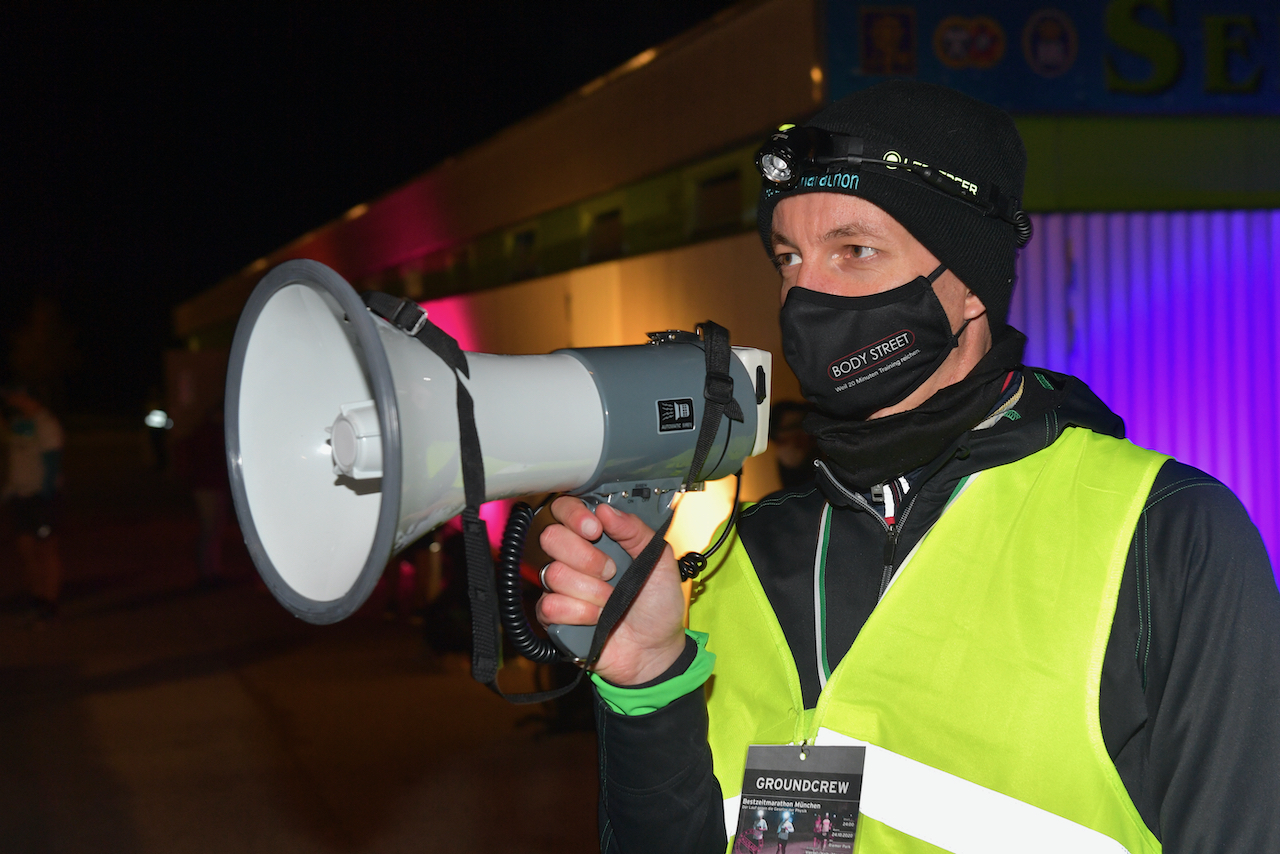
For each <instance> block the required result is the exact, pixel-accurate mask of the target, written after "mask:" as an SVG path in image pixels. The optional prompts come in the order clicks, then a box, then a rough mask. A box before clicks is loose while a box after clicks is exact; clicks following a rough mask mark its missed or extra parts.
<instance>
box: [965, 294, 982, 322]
mask: <svg viewBox="0 0 1280 854" xmlns="http://www.w3.org/2000/svg"><path fill="white" fill-rule="evenodd" d="M986 313H987V307H986V306H985V305H983V304H982V300H981V299H979V298H978V295H977V294H975V293H974V292H973V291H970V290H967V289H966V292H965V298H964V319H965V320H977V319H978V318H979V317H982V315H984V314H986Z"/></svg>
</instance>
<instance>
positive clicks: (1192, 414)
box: [1010, 211, 1280, 567]
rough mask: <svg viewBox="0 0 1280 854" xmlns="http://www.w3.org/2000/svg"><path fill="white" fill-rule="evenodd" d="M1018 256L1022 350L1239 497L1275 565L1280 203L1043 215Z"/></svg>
mask: <svg viewBox="0 0 1280 854" xmlns="http://www.w3.org/2000/svg"><path fill="white" fill-rule="evenodd" d="M1032 219H1033V220H1034V221H1035V228H1036V237H1035V239H1034V240H1032V241H1031V243H1030V244H1028V246H1027V248H1026V249H1025V250H1023V252H1022V256H1021V257H1020V259H1019V261H1018V287H1017V289H1016V291H1015V294H1014V300H1013V306H1012V308H1011V310H1010V323H1012V324H1013V325H1014V326H1016V327H1017V328H1019V329H1021V330H1023V331H1025V332H1026V333H1027V337H1028V339H1029V342H1028V345H1027V355H1026V361H1027V364H1030V365H1043V366H1044V367H1047V368H1050V369H1052V370H1057V371H1063V372H1065V373H1070V374H1075V375H1076V376H1078V377H1080V378H1081V379H1083V380H1084V381H1085V382H1086V383H1088V384H1089V386H1090V388H1092V389H1093V390H1094V391H1095V392H1096V393H1097V394H1098V396H1099V397H1101V398H1102V399H1103V400H1104V401H1106V403H1107V404H1108V405H1109V406H1111V407H1112V408H1113V409H1114V410H1115V411H1116V412H1118V413H1119V414H1120V415H1121V416H1122V417H1123V418H1124V420H1125V424H1126V426H1127V428H1128V436H1129V439H1130V440H1132V441H1133V442H1134V443H1135V444H1137V445H1141V446H1143V447H1147V448H1153V449H1155V450H1158V451H1162V452H1164V453H1167V454H1172V455H1173V456H1175V457H1177V458H1178V459H1179V460H1181V461H1183V462H1186V463H1189V464H1190V465H1193V466H1196V467H1197V468H1200V469H1203V470H1204V471H1206V472H1208V473H1209V474H1211V475H1213V476H1214V477H1216V478H1218V479H1219V480H1221V481H1222V482H1223V483H1225V484H1226V485H1227V486H1229V487H1231V489H1232V490H1233V491H1234V492H1235V493H1236V495H1237V496H1239V498H1240V500H1241V501H1242V502H1243V503H1244V505H1245V507H1246V508H1247V509H1248V510H1249V515H1250V516H1251V517H1252V518H1253V521H1254V523H1255V524H1256V525H1257V526H1258V529H1259V530H1260V531H1261V532H1262V538H1263V540H1264V541H1265V542H1266V544H1267V549H1268V551H1269V552H1270V554H1271V563H1272V566H1273V567H1276V566H1277V564H1280V560H1277V558H1280V495H1278V493H1280V441H1278V440H1277V428H1276V424H1277V418H1278V417H1280V411H1278V410H1277V402H1276V398H1277V391H1280V368H1278V367H1277V366H1278V365H1280V296H1277V291H1278V290H1280V211H1194V212H1174V213H1163V212H1162V213H1114V214H1046V215H1043V216H1035V217H1032Z"/></svg>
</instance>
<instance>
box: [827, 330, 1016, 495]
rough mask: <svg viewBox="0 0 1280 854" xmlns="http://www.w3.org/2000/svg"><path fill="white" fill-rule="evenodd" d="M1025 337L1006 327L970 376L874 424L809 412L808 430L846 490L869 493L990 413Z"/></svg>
mask: <svg viewBox="0 0 1280 854" xmlns="http://www.w3.org/2000/svg"><path fill="white" fill-rule="evenodd" d="M1026 344H1027V337H1026V336H1025V335H1023V334H1022V333H1021V332H1019V331H1018V330H1016V329H1014V328H1013V327H1012V326H1006V327H1004V330H1003V331H1002V332H1000V333H999V334H998V336H997V337H996V340H995V341H994V342H993V344H992V347H991V349H990V350H989V351H988V352H987V354H986V355H985V356H983V357H982V359H981V360H980V361H979V362H978V364H977V365H975V366H974V368H973V370H972V371H970V372H969V375H968V376H967V377H965V378H964V379H963V380H961V381H960V382H958V383H955V384H954V385H949V386H947V387H945V388H942V389H939V390H938V392H937V393H936V394H934V395H933V396H932V397H930V398H929V399H928V400H926V401H925V402H924V403H922V404H920V405H919V406H917V407H916V408H915V409H909V410H907V411H906V412H899V413H896V414H894V415H886V416H885V417H884V418H876V419H873V420H870V421H846V420H837V419H834V418H830V417H828V416H826V415H822V414H820V413H816V412H815V413H811V414H809V415H808V416H807V417H806V418H805V420H804V429H805V431H806V432H808V433H809V434H810V435H811V436H813V438H814V441H815V442H816V443H817V445H818V449H819V450H820V451H821V452H822V455H823V456H824V457H825V458H826V459H827V460H828V461H829V462H831V463H833V464H834V465H835V468H836V472H835V473H836V475H837V476H838V477H839V478H840V480H841V482H843V483H844V484H845V485H846V486H850V487H853V488H854V489H857V490H858V491H865V490H867V489H870V488H871V487H873V486H876V485H877V484H881V483H884V482H886V481H888V480H890V479H891V478H895V477H899V476H901V475H904V474H907V473H909V472H912V471H915V470H916V469H918V468H920V467H921V466H923V465H926V464H927V463H929V462H931V461H932V460H934V459H935V458H937V456H938V455H939V454H941V453H942V452H943V451H945V450H946V449H947V446H948V445H950V444H951V443H952V442H954V441H955V440H956V439H957V438H958V437H959V436H961V435H962V434H963V433H965V432H967V431H969V430H971V429H973V427H974V426H975V425H977V424H978V423H979V422H981V421H982V419H984V418H986V417H987V415H989V414H990V413H991V409H992V407H994V406H995V404H996V401H998V400H999V399H1000V392H1001V390H1002V386H1003V383H1004V378H1005V376H1006V375H1007V374H1008V373H1009V371H1011V370H1013V369H1015V368H1017V367H1018V366H1019V365H1021V364H1022V353H1023V350H1024V349H1025V347H1026Z"/></svg>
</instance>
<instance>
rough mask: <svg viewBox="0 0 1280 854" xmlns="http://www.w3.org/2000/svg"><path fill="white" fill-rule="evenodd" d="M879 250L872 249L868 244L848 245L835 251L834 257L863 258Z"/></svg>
mask: <svg viewBox="0 0 1280 854" xmlns="http://www.w3.org/2000/svg"><path fill="white" fill-rule="evenodd" d="M877 251H879V250H876V249H872V248H871V247H870V246H857V245H849V246H846V247H844V248H843V249H841V250H840V251H839V252H837V253H835V255H834V257H835V258H836V259H837V260H839V259H842V258H855V259H858V260H865V259H867V258H870V257H872V256H874V255H875V254H876V252H877Z"/></svg>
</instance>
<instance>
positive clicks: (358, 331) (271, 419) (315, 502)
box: [226, 260, 772, 646]
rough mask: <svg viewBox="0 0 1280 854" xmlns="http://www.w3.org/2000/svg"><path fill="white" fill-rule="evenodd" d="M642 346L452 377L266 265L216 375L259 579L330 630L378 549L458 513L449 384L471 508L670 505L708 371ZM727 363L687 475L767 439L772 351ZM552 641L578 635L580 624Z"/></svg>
mask: <svg viewBox="0 0 1280 854" xmlns="http://www.w3.org/2000/svg"><path fill="white" fill-rule="evenodd" d="M651 338H652V339H653V341H651V343H649V344H642V345H636V346H627V347H598V348H584V349H576V350H559V351H556V352H554V353H548V354H546V355H536V356H499V355H491V354H486V353H467V354H466V361H467V364H468V366H469V377H468V378H467V379H466V380H459V379H456V378H455V374H454V372H453V371H452V369H450V368H449V367H448V365H446V363H445V362H444V361H443V360H442V359H441V358H440V357H439V356H437V355H436V354H435V353H434V352H432V350H431V349H429V348H428V347H427V346H424V344H423V343H422V342H421V341H419V340H418V339H417V338H414V337H413V336H412V335H411V334H409V332H408V331H406V330H404V329H402V328H400V327H399V326H396V325H394V324H392V323H389V322H387V321H386V320H384V319H383V318H382V317H379V316H378V315H376V314H374V313H373V312H371V311H370V310H369V309H368V308H367V307H366V306H365V303H364V302H363V301H362V300H361V298H360V297H359V296H358V295H357V294H356V292H355V290H353V289H352V288H351V286H350V285H349V284H347V282H346V281H345V280H344V279H343V278H342V277H341V276H340V275H338V274H337V273H336V272H334V271H333V270H331V269H329V268H328V267H326V266H324V265H323V264H320V263H317V262H315V261H305V260H299V261H288V262H286V263H284V264H281V265H280V266H278V267H276V268H274V269H273V270H271V271H270V272H268V273H267V275H266V276H264V277H263V279H262V281H261V282H260V283H259V284H258V286H257V288H256V289H255V290H254V291H253V293H252V294H251V295H250V297H249V301H248V303H247V304H246V306H245V308H244V311H243V313H242V314H241V317H240V321H239V324H238V326H237V327H236V333H235V339H234V341H233V344H232V348H231V358H230V363H229V366H228V376H227V398H226V440H227V454H228V462H229V469H230V473H231V489H232V496H233V498H234V501H235V507H236V515H237V517H238V519H239V522H240V527H241V529H242V531H243V534H244V537H245V543H246V545H247V546H248V548H249V553H250V555H251V556H252V558H253V562H254V564H255V565H256V567H257V569H258V572H259V573H260V574H261V575H262V578H263V579H264V581H265V582H266V584H267V586H268V587H269V588H270V590H271V592H272V593H273V594H274V595H275V597H276V598H277V599H278V600H279V601H280V602H281V603H282V604H283V605H284V606H285V607H286V608H288V609H289V610H290V611H291V612H293V613H294V614H296V615H297V616H299V617H301V618H302V619H304V620H307V621H309V622H313V623H331V622H335V621H337V620H341V619H343V618H344V617H347V616H349V615H350V614H351V613H352V612H354V611H355V610H356V609H357V608H359V607H360V605H361V604H363V603H364V601H365V599H367V598H368V596H369V594H370V592H371V591H372V589H373V587H374V585H375V584H376V583H377V581H378V578H379V577H380V576H381V574H382V571H383V568H384V566H385V565H386V562H387V560H388V559H389V558H390V557H391V555H393V554H394V553H396V552H397V551H399V550H401V549H403V548H404V547H406V546H408V545H409V544H410V543H412V542H413V541H414V540H416V539H417V538H418V537H420V536H422V535H423V534H426V533H427V532H429V531H431V530H432V529H433V528H435V527H436V526H438V525H440V524H441V523H443V522H444V521H446V520H448V519H450V518H452V517H453V516H456V515H457V514H458V513H459V512H460V511H461V510H462V508H463V507H464V505H465V503H466V501H465V496H464V491H463V476H462V468H461V465H460V448H459V424H458V414H457V404H456V396H457V387H456V385H455V383H457V382H465V384H466V388H467V390H468V391H469V392H470V395H471V398H472V399H473V401H474V409H475V425H476V431H477V433H478V435H479V440H480V447H481V451H482V455H483V463H484V495H485V500H487V501H489V500H494V499H500V498H511V497H515V496H520V495H532V494H538V493H546V492H567V493H573V494H580V495H598V496H605V497H606V498H605V499H604V500H611V501H613V497H618V501H616V502H614V503H619V504H620V506H622V507H623V509H627V510H630V511H632V512H636V511H637V510H643V509H644V506H647V504H648V503H649V502H650V500H652V502H653V504H654V506H657V505H658V504H659V503H661V504H662V506H663V509H665V508H666V507H668V506H669V505H670V496H669V495H668V496H667V497H666V498H665V500H664V501H661V502H660V501H659V496H660V495H662V494H664V493H670V492H672V491H673V490H674V489H676V488H678V487H679V486H680V484H681V482H682V479H683V478H685V477H686V476H687V474H688V468H689V466H690V462H691V460H692V458H693V452H694V444H695V439H696V436H697V426H698V423H699V418H700V417H701V415H702V412H703V408H704V399H703V389H704V382H705V379H706V365H705V361H704V352H703V348H702V345H701V343H700V341H699V339H698V338H697V336H696V335H693V334H692V333H664V334H661V335H655V336H651ZM733 352H734V355H735V356H736V357H737V358H734V359H729V362H730V369H729V373H730V375H731V376H732V378H733V381H734V382H733V398H734V400H736V401H738V403H739V405H740V407H741V409H742V414H743V416H744V418H743V421H742V423H740V424H735V423H733V422H731V421H730V420H729V419H727V418H725V419H721V423H720V425H719V429H718V431H717V433H716V434H715V440H714V442H713V444H712V446H711V453H709V454H708V455H707V463H706V465H704V466H703V474H702V476H701V478H700V479H702V480H714V479H716V478H720V477H724V476H726V475H729V474H732V473H734V472H737V471H738V470H739V469H740V468H741V466H742V461H743V460H744V459H745V458H746V457H748V456H751V455H754V454H757V453H760V452H761V451H763V450H764V448H765V445H766V443H767V432H768V405H769V401H768V393H767V383H768V377H769V370H770V367H771V364H772V362H771V356H770V354H769V353H768V352H767V351H764V350H756V349H753V348H743V347H735V348H733ZM619 566H622V564H621V563H620V564H619ZM619 575H621V573H619ZM557 628H560V629H570V628H572V629H583V628H585V629H587V630H588V638H589V630H590V627H557ZM560 642H561V645H562V646H564V645H565V643H566V642H563V639H561V641H560ZM569 645H570V646H580V641H574V642H572V643H569Z"/></svg>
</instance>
